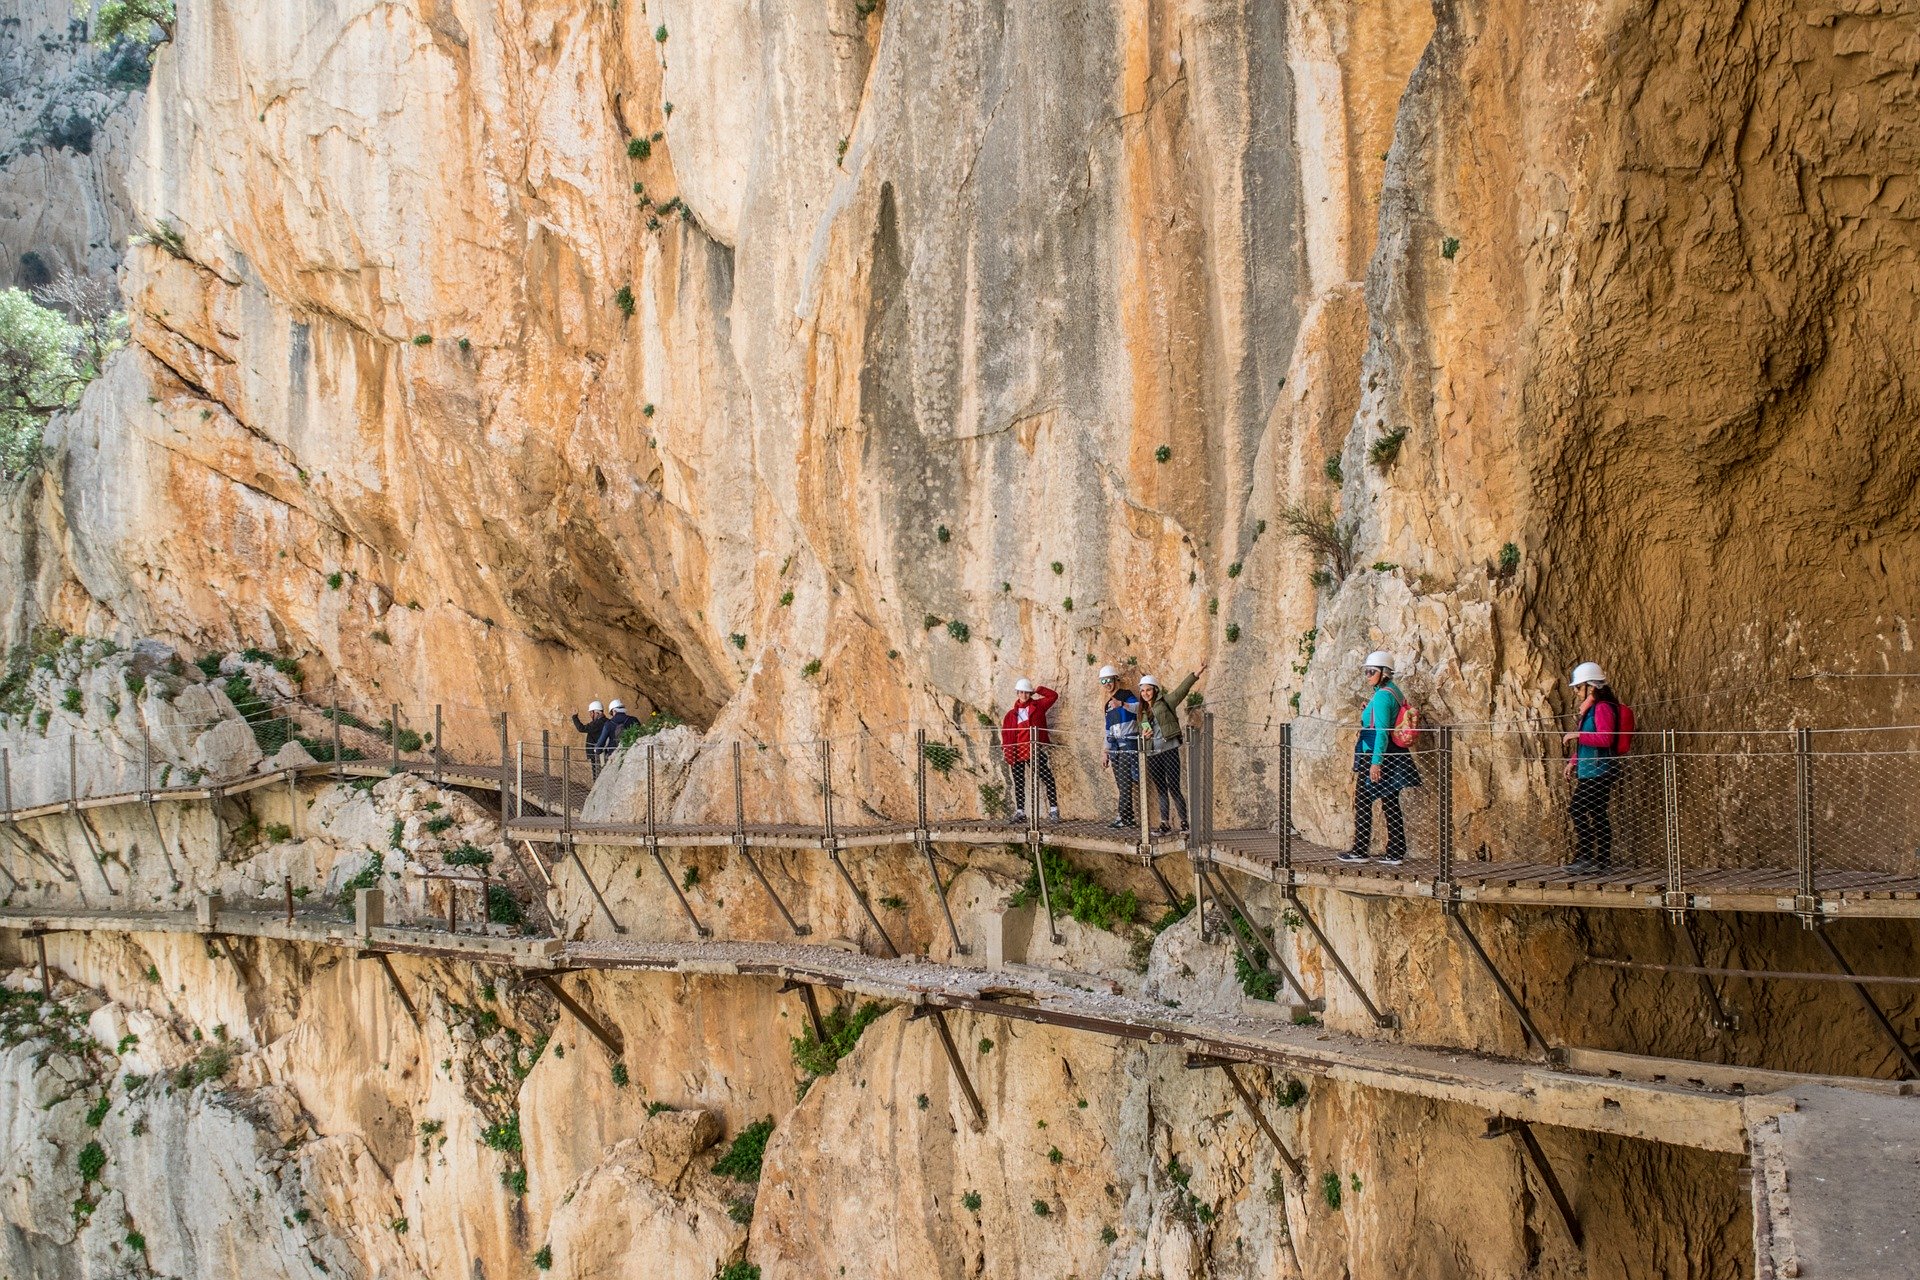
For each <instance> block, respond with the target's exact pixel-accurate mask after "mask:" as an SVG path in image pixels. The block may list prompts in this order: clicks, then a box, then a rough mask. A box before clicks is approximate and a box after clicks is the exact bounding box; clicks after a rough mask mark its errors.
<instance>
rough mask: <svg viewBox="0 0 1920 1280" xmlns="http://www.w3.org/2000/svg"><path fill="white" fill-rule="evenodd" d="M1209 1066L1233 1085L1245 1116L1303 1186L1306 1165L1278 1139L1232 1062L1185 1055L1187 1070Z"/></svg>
mask: <svg viewBox="0 0 1920 1280" xmlns="http://www.w3.org/2000/svg"><path fill="white" fill-rule="evenodd" d="M1210 1067H1218V1068H1219V1069H1220V1074H1222V1075H1224V1076H1225V1077H1226V1078H1227V1083H1228V1084H1230V1085H1232V1086H1233V1092H1234V1094H1235V1095H1236V1096H1237V1097H1238V1098H1239V1099H1240V1105H1241V1106H1243V1107H1245V1108H1246V1110H1247V1116H1248V1117H1249V1118H1250V1119H1251V1120H1252V1121H1253V1122H1254V1124H1256V1125H1258V1126H1259V1127H1260V1132H1262V1133H1264V1134H1266V1135H1267V1141H1268V1142H1271V1143H1272V1144H1273V1149H1274V1150H1275V1151H1277V1152H1279V1153H1280V1163H1282V1164H1284V1165H1286V1166H1287V1172H1288V1173H1290V1174H1292V1175H1293V1180H1294V1181H1295V1182H1296V1183H1298V1184H1300V1185H1301V1186H1305V1185H1306V1182H1307V1168H1306V1166H1305V1165H1303V1164H1301V1163H1300V1158H1299V1157H1298V1156H1296V1155H1294V1154H1293V1152H1292V1151H1290V1150H1288V1148H1287V1144H1286V1143H1285V1142H1282V1141H1281V1140H1280V1135H1279V1134H1278V1133H1275V1132H1274V1129H1273V1125H1271V1124H1270V1123H1268V1121H1267V1113H1266V1112H1265V1111H1263V1110H1261V1109H1260V1103H1259V1101H1258V1100H1257V1099H1256V1098H1255V1097H1254V1096H1253V1093H1252V1091H1251V1090H1249V1089H1248V1088H1247V1086H1246V1084H1245V1083H1244V1082H1242V1081H1241V1079H1240V1075H1239V1073H1238V1072H1236V1071H1235V1070H1234V1069H1233V1068H1234V1064H1233V1063H1232V1062H1230V1061H1228V1060H1227V1059H1225V1058H1214V1057H1209V1056H1208V1055H1206V1054H1204V1053H1190V1054H1188V1055H1187V1070H1189V1071H1200V1070H1204V1069H1207V1068H1210Z"/></svg>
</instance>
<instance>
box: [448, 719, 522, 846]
mask: <svg viewBox="0 0 1920 1280" xmlns="http://www.w3.org/2000/svg"><path fill="white" fill-rule="evenodd" d="M434 715H435V717H436V719H437V718H438V716H439V712H438V710H436V711H435V712H434ZM439 749H440V744H439V742H438V740H436V741H435V742H434V750H435V751H436V752H438V751H439ZM508 781H509V779H508V777H507V713H506V712H504V711H502V712H501V713H500V821H501V822H502V823H505V822H506V820H507V813H508V810H507V784H508Z"/></svg>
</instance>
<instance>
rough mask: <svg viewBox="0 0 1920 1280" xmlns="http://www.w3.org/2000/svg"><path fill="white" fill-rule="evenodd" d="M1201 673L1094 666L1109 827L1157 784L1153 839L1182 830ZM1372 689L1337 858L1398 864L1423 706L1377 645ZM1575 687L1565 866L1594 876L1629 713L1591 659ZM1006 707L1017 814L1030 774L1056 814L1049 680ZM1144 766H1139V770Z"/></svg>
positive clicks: (1609, 835) (1368, 673) (1003, 726)
mask: <svg viewBox="0 0 1920 1280" xmlns="http://www.w3.org/2000/svg"><path fill="white" fill-rule="evenodd" d="M1205 672H1206V666H1205V665H1204V664H1202V665H1201V667H1200V668H1199V669H1198V670H1197V671H1195V672H1193V673H1192V674H1191V675H1189V676H1188V677H1187V678H1186V679H1185V680H1182V681H1181V682H1180V683H1179V684H1178V685H1177V686H1175V687H1174V688H1173V689H1171V690H1163V689H1162V688H1161V687H1160V682H1159V681H1158V680H1157V679H1155V678H1154V677H1153V676H1150V675H1149V676H1143V677H1141V679H1140V685H1139V691H1138V692H1137V693H1136V692H1134V691H1132V690H1129V689H1128V688H1127V687H1126V685H1125V683H1124V682H1123V681H1122V679H1121V675H1120V672H1119V671H1118V670H1117V669H1115V668H1113V667H1102V668H1101V669H1100V691H1101V693H1102V694H1104V695H1105V709H1104V715H1105V729H1104V756H1105V761H1106V766H1107V769H1108V770H1109V771H1110V772H1111V773H1112V774H1113V781H1114V789H1115V791H1116V793H1117V795H1118V800H1119V803H1118V806H1117V809H1118V812H1117V813H1116V815H1115V817H1114V818H1113V820H1112V822H1111V823H1109V824H1108V825H1110V826H1113V827H1124V828H1131V827H1134V826H1136V825H1137V823H1138V821H1139V819H1138V810H1136V808H1135V804H1136V799H1137V800H1138V801H1139V803H1140V804H1142V805H1145V804H1146V802H1147V797H1146V794H1145V792H1144V790H1143V788H1144V787H1145V786H1146V784H1147V783H1151V784H1152V786H1153V791H1154V794H1155V795H1156V796H1157V797H1158V800H1159V813H1160V822H1159V826H1158V827H1157V828H1156V830H1157V832H1158V834H1160V835H1163V836H1165V835H1169V834H1171V833H1172V830H1173V828H1172V825H1171V818H1172V816H1173V814H1175V813H1177V814H1178V817H1179V824H1180V830H1181V831H1182V832H1185V831H1186V830H1187V797H1186V794H1185V792H1184V791H1183V790H1182V788H1181V785H1180V748H1181V744H1182V741H1183V739H1184V736H1185V735H1184V730H1183V727H1182V725H1181V721H1180V708H1181V707H1182V706H1183V705H1184V704H1185V702H1186V700H1187V696H1188V695H1189V694H1190V693H1191V692H1192V691H1193V686H1194V683H1195V682H1196V681H1197V680H1198V679H1199V678H1200V676H1201V675H1202V674H1204V673H1205ZM1361 679H1362V680H1363V681H1364V682H1365V684H1366V688H1367V701H1366V705H1365V706H1364V707H1363V708H1362V710H1361V712H1360V732H1359V734H1358V735H1357V736H1356V737H1355V740H1354V744H1353V766H1352V768H1353V775H1354V788H1353V840H1352V843H1351V844H1350V845H1349V846H1348V847H1347V849H1346V850H1345V851H1344V852H1342V853H1340V854H1339V855H1338V856H1339V859H1340V861H1342V862H1347V863H1364V862H1373V861H1376V860H1377V861H1378V862H1379V863H1381V864H1382V865H1384V866H1389V867H1393V866H1398V865H1400V864H1401V863H1402V862H1404V861H1405V860H1406V857H1407V823H1406V815H1405V814H1404V813H1403V812H1402V810H1401V808H1400V793H1401V792H1402V791H1405V790H1406V789H1408V788H1409V787H1417V786H1419V785H1420V784H1421V776H1420V767H1419V765H1418V763H1417V762H1416V760H1415V757H1414V750H1413V748H1414V745H1415V744H1416V742H1417V741H1418V740H1419V736H1420V733H1421V725H1420V714H1419V709H1418V707H1416V706H1415V704H1414V703H1413V701H1412V700H1411V699H1409V698H1408V697H1407V695H1406V693H1405V692H1404V691H1402V689H1401V688H1400V685H1399V684H1398V682H1396V681H1395V680H1394V672H1393V658H1392V655H1390V654H1388V653H1386V652H1384V651H1382V650H1378V649H1376V650H1375V651H1374V652H1372V653H1369V654H1368V655H1367V656H1366V660H1365V662H1364V663H1363V664H1362V666H1361ZM1571 687H1572V688H1573V689H1574V690H1575V691H1576V692H1577V693H1578V695H1579V697H1580V706H1579V710H1578V721H1577V723H1578V727H1577V728H1575V729H1574V730H1572V731H1571V732H1569V733H1567V734H1566V735H1565V736H1564V738H1563V743H1564V745H1565V747H1566V750H1567V752H1568V755H1567V762H1566V776H1567V777H1568V779H1569V780H1571V781H1572V783H1573V791H1572V797H1571V799H1570V801H1569V804H1568V810H1569V816H1570V817H1571V819H1572V822H1573V829H1574V858H1573V862H1572V864H1571V866H1570V867H1569V869H1570V870H1572V871H1575V872H1600V871H1606V870H1608V869H1609V867H1610V866H1611V863H1612V859H1613V824H1612V820H1611V817H1610V814H1609V804H1610V801H1611V799H1612V794H1613V787H1614V783H1615V781H1616V780H1617V778H1618V775H1619V767H1620V766H1619V759H1620V757H1621V756H1623V755H1625V754H1626V753H1627V751H1628V750H1629V749H1630V748H1631V746H1632V742H1633V711H1632V709H1631V708H1629V707H1628V706H1627V705H1626V704H1625V703H1623V702H1621V701H1620V699H1619V697H1618V696H1617V695H1616V694H1615V693H1614V691H1613V688H1612V685H1611V683H1610V682H1609V681H1608V679H1607V675H1606V672H1605V671H1603V670H1601V668H1600V666H1599V664H1598V663H1593V662H1583V663H1581V664H1580V665H1579V666H1577V667H1575V668H1574V670H1573V679H1572V682H1571ZM1013 689H1014V693H1013V705H1012V706H1011V707H1009V708H1008V709H1007V713H1006V715H1004V716H1003V717H1002V718H1001V721H1000V750H1001V754H1002V757H1003V758H1004V759H1005V761H1006V763H1007V765H1008V767H1009V769H1010V771H1011V773H1012V775H1013V805H1014V809H1013V818H1014V821H1016V822H1024V821H1026V818H1027V802H1028V800H1029V796H1028V795H1027V789H1028V785H1029V781H1030V780H1031V782H1032V784H1033V789H1034V792H1035V794H1034V795H1033V796H1032V797H1031V799H1032V802H1033V804H1034V806H1035V808H1036V809H1037V808H1038V807H1039V805H1040V802H1041V797H1040V795H1039V792H1041V791H1042V790H1044V791H1045V793H1046V816H1047V818H1048V819H1049V820H1051V821H1054V822H1058V821H1059V820H1060V797H1059V786H1058V784H1057V783H1056V782H1055V779H1054V772H1053V763H1052V761H1051V760H1050V759H1049V755H1050V753H1051V749H1052V743H1053V734H1052V729H1051V728H1050V726H1049V725H1048V723H1047V716H1048V713H1049V712H1050V711H1051V710H1052V708H1053V705H1054V703H1055V702H1056V701H1058V700H1059V697H1060V695H1059V694H1058V693H1056V692H1055V691H1054V690H1052V689H1049V688H1047V687H1046V686H1045V685H1039V686H1036V685H1035V684H1034V683H1033V682H1032V681H1031V680H1025V679H1023V680H1020V681H1018V682H1016V683H1015V685H1014V686H1013ZM1143 765H1144V769H1143V768H1142V766H1143ZM1376 805H1377V806H1378V807H1379V809H1380V815H1381V818H1382V820H1383V821H1384V822H1385V824H1386V836H1387V839H1386V847H1385V849H1384V850H1383V851H1382V852H1381V854H1380V855H1379V857H1378V858H1377V859H1376V858H1375V857H1374V854H1373V852H1372V846H1373V811H1374V807H1375V806H1376Z"/></svg>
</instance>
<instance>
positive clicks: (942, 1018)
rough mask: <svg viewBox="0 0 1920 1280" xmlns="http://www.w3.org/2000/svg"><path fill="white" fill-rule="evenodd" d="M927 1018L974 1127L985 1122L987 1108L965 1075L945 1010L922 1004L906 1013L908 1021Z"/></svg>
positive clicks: (965, 1070) (964, 1065)
mask: <svg viewBox="0 0 1920 1280" xmlns="http://www.w3.org/2000/svg"><path fill="white" fill-rule="evenodd" d="M921 1018H927V1019H929V1020H931V1021H932V1023H933V1031H934V1034H935V1035H937V1036H939V1037H940V1048H941V1049H942V1050H943V1051H944V1052H945V1053H946V1055H947V1066H948V1067H949V1068H950V1069H951V1070H952V1071H953V1078H954V1080H955V1081H956V1082H957V1083H958V1084H959V1086H960V1092H961V1094H962V1096H964V1097H965V1098H966V1100H967V1109H968V1110H969V1111H971V1112H973V1122H974V1125H975V1126H976V1127H978V1126H982V1125H985V1124H986V1122H987V1109H986V1108H985V1107H983V1106H981V1105H980V1095H979V1094H978V1093H976V1092H975V1091H974V1088H973V1080H972V1078H971V1077H970V1076H968V1075H967V1068H966V1064H965V1063H963V1062H962V1061H961V1060H960V1049H959V1046H957V1045H955V1044H954V1042H953V1032H952V1031H950V1030H948V1029H947V1015H946V1011H945V1010H942V1009H938V1008H935V1007H934V1006H932V1005H926V1004H923V1005H921V1006H920V1007H918V1008H917V1009H915V1010H914V1011H913V1012H912V1013H910V1014H908V1015H907V1020H908V1021H909V1022H916V1021H918V1020H919V1019H921Z"/></svg>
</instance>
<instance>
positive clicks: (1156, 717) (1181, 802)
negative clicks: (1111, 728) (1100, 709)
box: [1140, 662, 1207, 836]
mask: <svg viewBox="0 0 1920 1280" xmlns="http://www.w3.org/2000/svg"><path fill="white" fill-rule="evenodd" d="M1206 671H1207V664H1206V663H1204V662H1203V663H1201V664H1200V666H1199V668H1198V669H1197V670H1195V671H1194V672H1193V673H1192V674H1191V675H1189V676H1188V677H1187V678H1186V679H1185V680H1182V681H1181V682H1180V683H1179V684H1177V685H1175V686H1174V688H1173V692H1172V693H1163V692H1162V690H1161V688H1160V682H1159V681H1158V680H1156V679H1155V678H1154V677H1152V676H1141V677H1140V718H1141V719H1143V720H1145V721H1146V722H1147V725H1148V727H1149V728H1150V729H1151V731H1152V735H1153V736H1152V737H1151V738H1150V739H1149V740H1148V741H1147V744H1146V747H1147V777H1148V778H1149V779H1151V780H1152V782H1153V789H1154V792H1155V794H1157V795H1158V796H1159V797H1160V827H1159V832H1158V834H1160V835H1163V836H1164V835H1171V834H1172V828H1171V827H1169V826H1168V825H1167V801H1168V800H1169V799H1171V800H1172V801H1173V805H1174V807H1175V808H1177V809H1178V810H1179V811H1180V829H1181V830H1182V831H1185V830H1186V829H1187V794H1186V792H1185V791H1183V790H1181V788H1180V742H1181V739H1182V738H1183V737H1184V736H1185V734H1184V731H1183V730H1182V729H1181V727H1180V704H1181V703H1183V702H1185V701H1186V700H1187V695H1188V694H1189V693H1191V692H1193V683H1194V681H1196V680H1198V679H1199V678H1200V677H1201V676H1203V675H1205V674H1206ZM1143 798H1144V797H1143Z"/></svg>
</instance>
